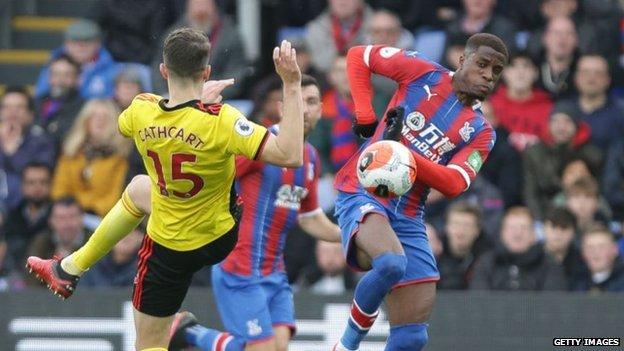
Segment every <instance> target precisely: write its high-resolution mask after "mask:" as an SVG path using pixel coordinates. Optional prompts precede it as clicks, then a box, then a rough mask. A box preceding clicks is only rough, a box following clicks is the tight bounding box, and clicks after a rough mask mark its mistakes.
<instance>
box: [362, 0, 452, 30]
mask: <svg viewBox="0 0 624 351" xmlns="http://www.w3.org/2000/svg"><path fill="white" fill-rule="evenodd" d="M368 3H371V4H372V5H373V6H374V7H375V8H384V9H388V10H390V11H393V12H395V13H398V14H400V16H401V21H402V22H403V24H404V26H405V27H406V28H408V29H409V30H412V31H415V30H418V29H421V28H427V29H438V28H439V29H444V27H446V25H447V24H448V22H450V21H452V20H455V19H457V17H458V16H459V14H460V12H461V9H462V1H461V0H436V1H431V0H372V1H368Z"/></svg>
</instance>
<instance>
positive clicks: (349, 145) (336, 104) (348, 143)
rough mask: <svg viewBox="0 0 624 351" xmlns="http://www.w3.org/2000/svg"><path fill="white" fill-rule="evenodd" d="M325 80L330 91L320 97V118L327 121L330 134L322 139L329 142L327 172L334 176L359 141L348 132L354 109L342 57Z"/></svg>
mask: <svg viewBox="0 0 624 351" xmlns="http://www.w3.org/2000/svg"><path fill="white" fill-rule="evenodd" d="M328 80H329V83H330V84H331V87H332V88H331V89H330V90H328V91H327V92H325V94H323V98H322V103H323V119H329V120H331V125H332V128H331V134H330V135H328V136H326V138H328V140H329V141H330V143H331V149H330V153H329V159H330V161H331V167H330V168H329V169H331V170H332V171H331V173H336V172H337V171H338V170H339V169H340V168H342V166H344V164H345V163H347V161H348V160H349V158H351V156H353V155H354V154H355V153H356V152H357V150H358V148H359V141H358V139H357V137H356V135H355V134H353V131H352V130H351V124H352V122H353V120H354V119H353V118H354V116H355V106H354V105H353V98H352V97H351V89H350V88H349V81H348V78H347V58H346V57H345V56H339V57H337V58H336V60H335V61H334V64H333V66H332V68H331V70H330V72H329V74H328ZM321 149H324V148H321ZM324 156H327V155H321V159H323V157H324Z"/></svg>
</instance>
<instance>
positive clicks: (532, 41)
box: [512, 0, 581, 56]
mask: <svg viewBox="0 0 624 351" xmlns="http://www.w3.org/2000/svg"><path fill="white" fill-rule="evenodd" d="M515 1H517V2H518V3H517V4H515V5H513V6H512V7H514V8H513V10H520V8H525V9H526V8H527V4H526V1H527V0H515ZM537 1H538V2H540V4H538V6H536V8H533V9H531V11H532V12H533V14H532V15H533V18H532V21H531V22H532V25H531V26H530V27H527V29H529V30H530V31H531V33H530V35H529V40H528V43H527V51H529V52H530V53H531V55H535V56H539V54H540V51H541V50H542V49H543V48H544V43H543V41H542V40H541V39H542V37H543V35H544V30H545V27H546V25H547V24H548V22H549V21H550V20H552V19H553V18H557V17H565V18H570V19H571V20H572V21H573V22H574V23H575V24H577V23H580V22H581V11H580V8H579V4H578V0H537ZM529 7H532V6H529ZM520 11H521V10H520Z"/></svg>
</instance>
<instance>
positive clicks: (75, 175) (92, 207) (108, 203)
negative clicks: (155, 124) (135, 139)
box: [40, 100, 130, 257]
mask: <svg viewBox="0 0 624 351" xmlns="http://www.w3.org/2000/svg"><path fill="white" fill-rule="evenodd" d="M118 116H119V110H118V109H117V106H115V104H114V103H113V102H112V101H111V100H91V101H89V102H87V103H86V104H85V105H84V107H83V108H82V110H81V111H80V114H79V115H78V118H77V119H76V122H75V123H74V126H73V127H72V129H71V131H70V132H69V134H68V135H67V138H66V139H65V142H64V144H63V153H62V155H61V157H60V158H59V162H58V165H57V167H56V172H55V174H54V181H53V185H52V198H54V199H58V198H61V197H65V196H73V197H75V198H76V200H77V201H78V202H79V203H80V205H81V206H82V208H83V209H84V210H85V211H87V212H90V213H94V214H96V215H98V216H100V217H103V216H104V215H105V214H106V213H107V212H108V211H109V210H110V209H111V208H112V207H113V205H114V204H115V202H116V201H117V199H118V198H119V197H120V196H121V192H122V190H123V187H124V180H125V179H126V172H127V171H128V161H127V160H126V156H127V155H128V151H129V148H130V144H129V141H128V140H126V139H125V138H124V137H123V136H122V135H121V134H120V133H119V130H118V128H117V117H118ZM40 257H42V256H40ZM44 257H48V256H44Z"/></svg>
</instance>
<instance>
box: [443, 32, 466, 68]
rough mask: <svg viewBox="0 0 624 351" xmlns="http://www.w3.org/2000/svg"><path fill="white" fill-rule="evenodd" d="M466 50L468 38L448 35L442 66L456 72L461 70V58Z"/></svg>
mask: <svg viewBox="0 0 624 351" xmlns="http://www.w3.org/2000/svg"><path fill="white" fill-rule="evenodd" d="M465 49H466V38H465V37H464V36H463V35H461V34H460V35H457V34H455V35H447V36H446V43H445V48H444V55H443V59H442V61H441V63H442V65H443V66H445V67H448V68H449V69H450V70H452V71H456V70H457V69H458V68H459V58H460V57H461V56H462V55H463V54H464V50H465Z"/></svg>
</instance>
